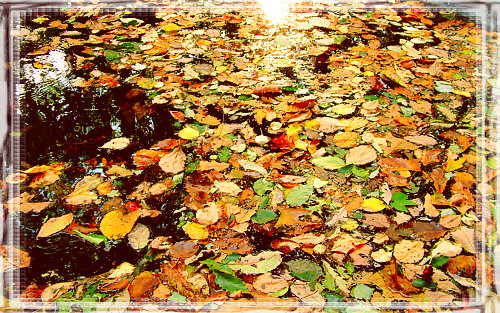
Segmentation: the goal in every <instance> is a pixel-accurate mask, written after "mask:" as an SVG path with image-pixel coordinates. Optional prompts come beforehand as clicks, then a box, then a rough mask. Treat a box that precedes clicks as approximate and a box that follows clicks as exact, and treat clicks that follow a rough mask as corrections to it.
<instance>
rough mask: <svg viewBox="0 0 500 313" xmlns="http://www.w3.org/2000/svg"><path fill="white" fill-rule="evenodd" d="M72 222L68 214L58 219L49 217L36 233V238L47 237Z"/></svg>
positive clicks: (71, 216) (70, 214) (71, 217)
mask: <svg viewBox="0 0 500 313" xmlns="http://www.w3.org/2000/svg"><path fill="white" fill-rule="evenodd" d="M71 222H73V214H72V213H68V214H65V215H63V216H59V217H51V218H50V219H49V220H48V221H47V222H45V224H43V226H42V228H40V231H39V232H38V235H37V237H48V236H50V235H52V234H55V233H57V232H59V231H61V230H63V229H65V228H66V226H68V225H69V224H71Z"/></svg>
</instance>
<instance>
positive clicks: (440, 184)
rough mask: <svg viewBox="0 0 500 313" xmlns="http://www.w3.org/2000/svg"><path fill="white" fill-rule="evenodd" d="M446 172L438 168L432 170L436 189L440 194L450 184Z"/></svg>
mask: <svg viewBox="0 0 500 313" xmlns="http://www.w3.org/2000/svg"><path fill="white" fill-rule="evenodd" d="M445 174H446V172H445V171H444V170H443V169H442V168H440V167H438V168H435V169H433V170H432V173H431V178H432V180H433V181H434V187H435V188H436V191H437V192H438V193H441V194H442V193H443V192H444V190H445V189H446V184H447V183H448V179H447V178H446V177H445Z"/></svg>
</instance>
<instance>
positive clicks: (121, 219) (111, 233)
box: [99, 209, 139, 240]
mask: <svg viewBox="0 0 500 313" xmlns="http://www.w3.org/2000/svg"><path fill="white" fill-rule="evenodd" d="M138 218H139V215H138V214H137V212H135V211H129V210H125V209H119V210H114V211H111V212H109V213H108V214H106V215H105V216H104V217H103V219H102V220H101V224H100V225H99V229H100V230H101V232H102V234H103V235H104V236H106V238H108V239H109V240H116V239H120V238H122V237H124V236H125V235H127V234H128V233H130V231H131V230H132V229H133V228H134V225H135V222H136V221H137V219H138Z"/></svg>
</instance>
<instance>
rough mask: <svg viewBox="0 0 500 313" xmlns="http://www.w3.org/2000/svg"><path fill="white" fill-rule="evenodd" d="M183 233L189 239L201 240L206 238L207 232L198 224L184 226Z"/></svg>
mask: <svg viewBox="0 0 500 313" xmlns="http://www.w3.org/2000/svg"><path fill="white" fill-rule="evenodd" d="M184 231H185V232H186V234H187V235H188V236H189V237H191V239H195V240H202V239H207V238H208V230H207V229H206V228H205V226H203V225H201V224H198V223H188V224H186V228H185V229H184Z"/></svg>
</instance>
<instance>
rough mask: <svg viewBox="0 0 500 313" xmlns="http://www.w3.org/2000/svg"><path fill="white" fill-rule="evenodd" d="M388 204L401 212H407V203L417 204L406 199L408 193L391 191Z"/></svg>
mask: <svg viewBox="0 0 500 313" xmlns="http://www.w3.org/2000/svg"><path fill="white" fill-rule="evenodd" d="M390 204H391V206H392V207H393V208H395V209H396V210H398V211H402V212H408V209H407V208H406V206H407V205H417V204H416V203H415V202H413V201H411V200H408V195H406V194H404V193H402V192H395V193H393V194H392V198H391V203H390Z"/></svg>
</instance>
